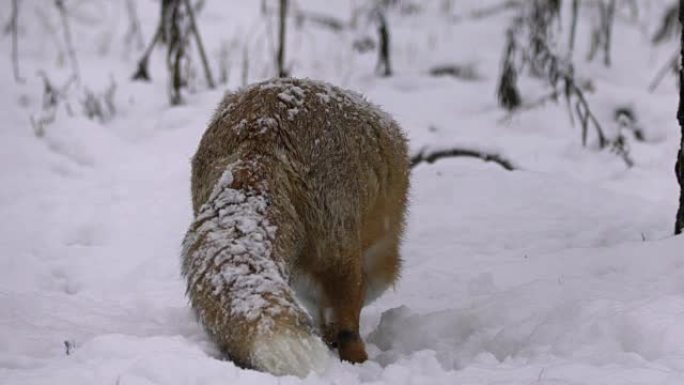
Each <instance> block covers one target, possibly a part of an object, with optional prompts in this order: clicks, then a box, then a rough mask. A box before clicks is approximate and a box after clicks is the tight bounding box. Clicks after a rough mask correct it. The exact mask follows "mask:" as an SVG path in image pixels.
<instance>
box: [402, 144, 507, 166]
mask: <svg viewBox="0 0 684 385" xmlns="http://www.w3.org/2000/svg"><path fill="white" fill-rule="evenodd" d="M462 156H465V157H470V158H478V159H482V160H484V161H485V162H494V163H496V164H498V165H499V166H501V167H503V168H504V169H506V170H508V171H513V170H516V169H517V167H515V166H514V165H513V162H511V161H510V160H508V159H506V158H504V157H502V156H501V155H499V154H495V153H491V152H486V151H482V150H473V149H469V148H451V149H447V150H437V151H432V152H427V151H426V150H425V149H423V150H421V151H420V152H418V153H417V154H416V155H414V156H412V157H411V168H414V167H416V166H417V165H419V164H421V163H423V162H425V163H430V164H432V163H435V162H436V161H437V160H439V159H442V158H455V157H462Z"/></svg>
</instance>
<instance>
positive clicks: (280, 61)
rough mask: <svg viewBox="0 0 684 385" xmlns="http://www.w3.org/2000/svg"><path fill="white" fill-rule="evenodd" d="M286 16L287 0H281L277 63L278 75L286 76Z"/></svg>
mask: <svg viewBox="0 0 684 385" xmlns="http://www.w3.org/2000/svg"><path fill="white" fill-rule="evenodd" d="M285 16H287V0H280V12H279V20H278V23H279V24H278V56H277V58H276V64H277V66H278V77H281V78H283V77H286V76H287V71H286V70H285Z"/></svg>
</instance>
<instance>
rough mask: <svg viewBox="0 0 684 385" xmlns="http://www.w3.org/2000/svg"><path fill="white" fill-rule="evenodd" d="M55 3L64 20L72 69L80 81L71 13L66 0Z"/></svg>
mask: <svg viewBox="0 0 684 385" xmlns="http://www.w3.org/2000/svg"><path fill="white" fill-rule="evenodd" d="M55 5H56V6H57V10H58V11H59V15H60V19H61V20H62V28H63V29H64V42H65V44H66V49H67V55H68V56H69V60H70V61H71V69H72V71H73V72H74V74H73V76H74V78H75V79H76V82H78V83H80V81H81V80H80V79H81V74H80V73H81V71H80V70H79V66H78V60H77V59H76V51H75V50H74V44H73V40H72V39H71V28H70V27H69V17H68V16H69V15H67V11H66V7H65V6H64V0H55Z"/></svg>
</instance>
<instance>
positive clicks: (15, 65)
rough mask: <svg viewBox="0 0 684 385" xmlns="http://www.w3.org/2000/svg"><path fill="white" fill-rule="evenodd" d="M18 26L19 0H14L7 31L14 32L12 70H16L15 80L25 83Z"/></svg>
mask: <svg viewBox="0 0 684 385" xmlns="http://www.w3.org/2000/svg"><path fill="white" fill-rule="evenodd" d="M18 28H19V0H12V16H11V17H10V22H9V24H8V25H7V28H6V30H5V31H6V32H9V33H11V34H12V70H13V71H14V80H15V81H16V82H17V83H23V82H24V78H22V77H21V74H20V73H19V39H18V35H17V33H18Z"/></svg>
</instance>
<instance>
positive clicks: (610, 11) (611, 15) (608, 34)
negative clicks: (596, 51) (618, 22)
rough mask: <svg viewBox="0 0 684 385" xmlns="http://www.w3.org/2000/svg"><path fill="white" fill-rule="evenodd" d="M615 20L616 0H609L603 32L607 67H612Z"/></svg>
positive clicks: (604, 57)
mask: <svg viewBox="0 0 684 385" xmlns="http://www.w3.org/2000/svg"><path fill="white" fill-rule="evenodd" d="M614 22H615V0H610V1H608V5H606V19H605V24H604V28H605V31H604V32H603V34H604V35H603V38H604V39H605V40H604V42H603V49H604V52H603V53H604V56H603V64H605V65H606V67H610V41H611V38H612V31H613V23H614Z"/></svg>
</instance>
